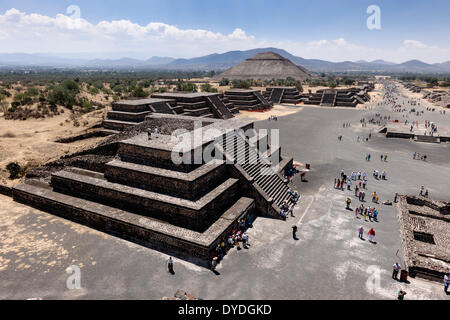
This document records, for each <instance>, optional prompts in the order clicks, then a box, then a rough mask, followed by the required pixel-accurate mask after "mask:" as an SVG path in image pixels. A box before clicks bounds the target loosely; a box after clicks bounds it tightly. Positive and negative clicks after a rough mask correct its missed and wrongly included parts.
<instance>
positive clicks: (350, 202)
mask: <svg viewBox="0 0 450 320" xmlns="http://www.w3.org/2000/svg"><path fill="white" fill-rule="evenodd" d="M345 203H346V205H347V210H350V205H351V204H352V200H351V199H350V198H347V200H346V201H345Z"/></svg>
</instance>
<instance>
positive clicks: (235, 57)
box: [0, 48, 450, 73]
mask: <svg viewBox="0 0 450 320" xmlns="http://www.w3.org/2000/svg"><path fill="white" fill-rule="evenodd" d="M267 51H272V52H275V53H278V54H279V55H281V56H283V57H285V58H287V59H289V60H291V61H292V62H294V63H295V64H297V65H300V66H302V67H305V68H306V69H308V70H310V71H312V72H417V73H449V72H450V61H446V62H443V63H434V64H428V63H425V62H422V61H419V60H411V61H407V62H404V63H400V64H396V63H393V62H389V61H384V60H375V61H370V62H369V61H362V60H360V61H355V62H352V61H344V62H330V61H325V60H318V59H304V58H301V57H297V56H294V55H292V54H290V53H289V52H287V51H285V50H283V49H278V48H258V49H253V50H247V51H229V52H226V53H222V54H218V53H215V54H210V55H207V56H203V57H198V58H192V59H175V58H170V57H152V58H150V59H147V60H138V59H132V58H122V59H95V60H88V59H68V58H62V57H58V56H56V55H44V54H24V53H18V54H14V53H12V54H11V53H8V54H0V67H13V66H20V67H56V68H88V69H98V68H101V69H150V70H152V69H160V70H183V71H194V70H195V71H200V70H206V71H211V70H214V71H223V70H226V69H228V68H231V67H233V66H235V65H237V64H239V63H241V62H242V61H244V60H245V59H248V58H251V57H253V56H254V55H256V54H257V53H261V52H267Z"/></svg>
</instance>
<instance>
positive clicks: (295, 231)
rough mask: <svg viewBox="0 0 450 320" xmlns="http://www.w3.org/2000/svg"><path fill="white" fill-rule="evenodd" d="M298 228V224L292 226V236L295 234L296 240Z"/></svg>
mask: <svg viewBox="0 0 450 320" xmlns="http://www.w3.org/2000/svg"><path fill="white" fill-rule="evenodd" d="M297 230H298V227H297V226H293V227H292V236H293V238H294V240H297Z"/></svg>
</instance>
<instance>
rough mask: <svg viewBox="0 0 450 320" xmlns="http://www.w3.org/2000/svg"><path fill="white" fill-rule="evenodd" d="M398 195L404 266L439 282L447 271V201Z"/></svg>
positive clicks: (449, 243) (449, 215) (449, 258)
mask: <svg viewBox="0 0 450 320" xmlns="http://www.w3.org/2000/svg"><path fill="white" fill-rule="evenodd" d="M399 199H400V201H399V204H398V218H399V221H400V232H401V235H402V242H403V255H404V263H405V268H406V269H407V270H408V271H409V274H410V275H411V276H412V277H415V276H420V277H424V278H427V279H429V280H436V281H439V282H442V279H443V277H444V274H448V273H449V272H450V232H449V230H450V203H445V202H441V201H435V200H430V199H427V198H418V197H409V196H401V197H399Z"/></svg>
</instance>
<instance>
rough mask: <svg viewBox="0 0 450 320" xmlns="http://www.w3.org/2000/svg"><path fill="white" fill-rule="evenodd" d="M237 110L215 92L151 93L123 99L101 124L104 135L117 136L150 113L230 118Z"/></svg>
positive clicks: (116, 103)
mask: <svg viewBox="0 0 450 320" xmlns="http://www.w3.org/2000/svg"><path fill="white" fill-rule="evenodd" d="M237 112H238V109H237V108H235V107H234V106H233V104H232V103H230V102H229V101H228V100H227V99H226V98H225V97H224V96H223V95H220V94H218V93H200V92H194V93H193V92H175V93H160V94H154V95H153V96H152V98H150V99H136V100H123V101H119V102H115V103H113V105H112V111H110V112H108V114H107V117H106V119H105V120H104V121H103V133H105V134H116V133H118V132H121V131H123V130H125V129H127V128H129V127H132V126H135V125H137V124H140V123H142V122H143V121H144V120H145V117H146V116H148V115H149V114H151V113H164V114H180V115H186V116H195V117H200V118H217V119H230V118H233V117H234V114H235V113H237Z"/></svg>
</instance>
